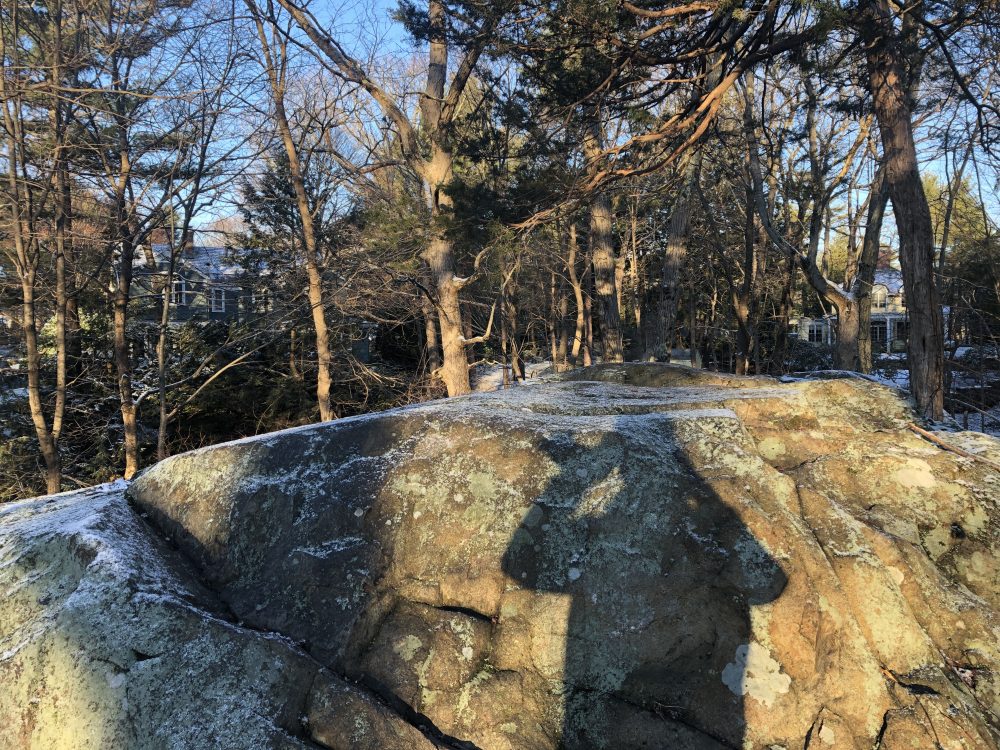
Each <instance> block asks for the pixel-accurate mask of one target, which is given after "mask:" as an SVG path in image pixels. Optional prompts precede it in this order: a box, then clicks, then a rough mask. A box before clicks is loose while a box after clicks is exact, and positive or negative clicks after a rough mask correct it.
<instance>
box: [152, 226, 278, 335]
mask: <svg viewBox="0 0 1000 750" xmlns="http://www.w3.org/2000/svg"><path fill="white" fill-rule="evenodd" d="M170 252H171V248H170V246H169V245H167V244H159V243H153V244H151V245H148V246H146V247H143V248H142V249H141V251H140V252H139V253H137V254H136V259H135V267H134V271H133V279H134V282H135V284H136V285H137V286H138V287H139V288H140V289H141V290H142V292H141V293H140V294H142V293H144V294H145V296H146V299H151V300H155V304H146V305H142V306H141V308H140V309H141V313H140V317H142V318H144V319H151V320H156V319H157V318H158V316H159V314H160V312H159V311H160V305H159V299H160V295H162V294H163V288H164V286H165V285H166V279H167V275H168V273H169V271H170ZM174 252H175V253H176V258H175V263H174V272H173V279H172V282H171V285H170V321H171V322H172V323H184V322H187V321H213V320H235V319H237V318H239V317H241V316H242V315H246V314H249V313H252V312H257V311H260V309H261V308H262V307H264V306H266V304H267V300H262V299H258V296H257V295H254V294H252V293H251V292H250V291H247V290H246V289H245V288H244V286H245V284H244V269H243V268H242V267H241V266H239V265H238V264H236V263H235V262H234V261H233V259H232V254H231V251H230V250H229V249H228V248H225V247H217V246H206V245H194V244H185V245H184V246H183V247H181V248H175V249H174Z"/></svg>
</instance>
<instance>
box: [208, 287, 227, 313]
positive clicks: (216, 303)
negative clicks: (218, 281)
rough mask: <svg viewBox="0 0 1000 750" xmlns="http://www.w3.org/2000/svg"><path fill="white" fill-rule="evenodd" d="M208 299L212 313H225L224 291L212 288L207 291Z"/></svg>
mask: <svg viewBox="0 0 1000 750" xmlns="http://www.w3.org/2000/svg"><path fill="white" fill-rule="evenodd" d="M209 299H210V301H211V305H212V312H225V311H226V290H225V289H220V288H219V287H217V286H214V287H212V288H211V290H210V291H209Z"/></svg>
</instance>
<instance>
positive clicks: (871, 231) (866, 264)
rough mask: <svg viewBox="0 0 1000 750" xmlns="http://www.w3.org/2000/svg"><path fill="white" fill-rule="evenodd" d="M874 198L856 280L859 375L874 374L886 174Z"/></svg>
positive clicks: (878, 179)
mask: <svg viewBox="0 0 1000 750" xmlns="http://www.w3.org/2000/svg"><path fill="white" fill-rule="evenodd" d="M870 191H871V197H870V198H869V200H868V215H867V220H866V222H865V234H864V239H863V240H862V242H861V253H860V255H859V257H858V270H857V275H856V276H855V278H854V284H853V287H854V297H855V299H856V300H857V304H858V315H859V317H860V320H859V321H858V328H859V330H858V371H859V372H864V373H869V372H871V371H872V367H873V362H872V286H873V285H874V284H875V269H876V268H877V266H878V251H879V246H880V244H881V236H882V219H883V218H884V216H885V207H886V204H887V203H888V202H889V186H888V185H887V184H886V181H885V170H884V169H879V170H878V171H877V172H876V173H875V179H874V180H873V184H872V187H871V188H870Z"/></svg>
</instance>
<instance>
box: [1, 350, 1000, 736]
mask: <svg viewBox="0 0 1000 750" xmlns="http://www.w3.org/2000/svg"><path fill="white" fill-rule="evenodd" d="M911 419H912V414H911V413H910V410H909V408H908V407H907V405H906V404H905V403H904V402H903V401H902V400H901V399H900V398H899V397H898V395H897V393H896V392H895V391H893V390H891V389H888V388H885V387H882V386H879V385H876V384H873V383H870V382H868V381H865V380H861V379H856V378H851V379H831V380H815V381H809V380H803V381H795V382H791V383H779V382H777V381H775V380H771V379H766V378H735V377H731V376H722V375H713V374H710V373H700V372H697V371H692V370H688V369H686V368H679V367H671V366H664V365H626V366H604V367H599V368H589V369H588V370H586V371H579V372H576V373H572V374H571V375H569V376H566V377H565V378H564V379H563V380H562V381H558V382H549V383H542V384H537V385H534V386H532V387H531V388H519V389H514V390H513V391H508V392H501V393H492V394H484V395H476V396H472V397H467V398H462V399H453V400H450V401H445V402H436V403H430V404H423V405H419V406H416V407H411V408H407V409H401V410H395V411H391V412H384V413H381V414H375V415H369V416H365V417H359V418H353V419H346V420H340V421H337V422H333V423H328V424H323V425H315V426H310V427H306V428H299V429H296V430H290V431H285V432H282V433H274V434H271V435H265V436H261V437H259V438H254V439H250V440H244V441H238V442H235V443H230V444H226V445H222V446H215V447H212V448H208V449H204V450H200V451H195V452H193V453H188V454H184V455H180V456H176V457H174V458H171V459H168V460H167V461H164V462H162V463H160V464H158V465H157V466H155V467H153V468H152V469H151V470H149V471H147V472H146V473H145V474H143V475H142V476H141V477H140V478H139V479H138V480H136V481H135V482H134V483H133V484H132V485H131V486H130V487H129V488H128V489H127V491H126V490H125V489H124V488H123V487H121V486H109V487H105V488H99V489H95V490H90V491H84V492H79V493H71V494H65V495H60V496H54V497H50V498H43V499H39V500H34V501H28V502H25V503H18V504H14V505H9V506H0V592H2V594H3V598H2V599H0V685H2V686H3V689H0V747H3V748H7V747H10V748H21V747H31V748H36V747H37V748H50V747H52V748H55V747H60V748H61V747H66V748H69V747H72V748H85V747H87V748H90V747H92V748H104V747H123V748H161V747H162V748H203V747H219V748H263V747H275V748H286V747H287V748H301V747H308V748H315V747H329V748H338V749H340V748H343V749H344V750H347V749H348V748H373V749H374V748H389V749H390V750H395V749H396V748H399V749H400V750H402V748H421V747H427V748H430V747H435V746H436V747H450V748H480V749H481V750H507V749H509V750H515V749H517V750H536V749H537V750H548V749H550V748H558V747H565V748H761V749H764V748H767V749H769V750H777V749H778V748H785V749H786V750H791V749H792V748H796V749H797V748H803V747H804V748H809V749H811V750H815V749H816V748H823V749H825V748H859V749H860V748H899V749H903V748H938V747H940V748H947V749H948V750H952V749H956V750H957V749H958V748H997V747H998V737H1000V719H998V718H997V717H998V714H1000V678H998V675H997V671H998V670H1000V553H998V549H1000V547H998V544H997V542H998V539H1000V507H998V500H1000V474H998V472H997V471H996V470H995V469H994V468H993V466H991V465H990V464H988V463H986V462H983V461H976V460H972V459H969V458H963V457H961V456H959V455H957V454H955V453H952V452H948V451H945V450H942V449H941V448H940V447H938V446H936V445H934V444H932V443H930V442H927V441H926V440H924V439H923V438H921V437H919V436H918V435H916V434H915V433H914V432H912V431H911V430H909V429H908V428H907V423H908V422H909V421H910V420H911ZM942 437H943V438H944V439H945V440H947V441H948V442H950V443H952V444H954V445H957V446H960V447H961V448H963V449H964V450H966V451H968V452H970V453H976V454H979V455H982V456H983V457H985V458H987V459H990V460H992V461H993V462H998V461H1000V442H998V441H996V440H993V439H991V438H986V437H984V436H981V435H977V434H975V433H947V434H944V433H942ZM126 495H127V497H126Z"/></svg>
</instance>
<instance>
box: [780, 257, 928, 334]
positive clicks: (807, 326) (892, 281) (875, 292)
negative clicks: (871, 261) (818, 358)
mask: <svg viewBox="0 0 1000 750" xmlns="http://www.w3.org/2000/svg"><path fill="white" fill-rule="evenodd" d="M871 300H872V311H871V336H872V353H873V354H894V353H899V352H905V351H906V338H907V336H908V335H909V327H910V323H909V319H908V318H907V315H906V302H905V300H904V299H903V274H902V273H901V272H900V271H897V270H895V269H880V270H878V271H876V272H875V283H874V284H873V285H872V295H871ZM836 320H837V316H836V315H828V316H825V317H823V318H806V317H803V318H799V319H798V321H797V322H794V321H793V325H796V326H797V331H798V336H799V340H801V341H808V342H809V343H810V344H832V343H833V340H834V330H835V327H836Z"/></svg>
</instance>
